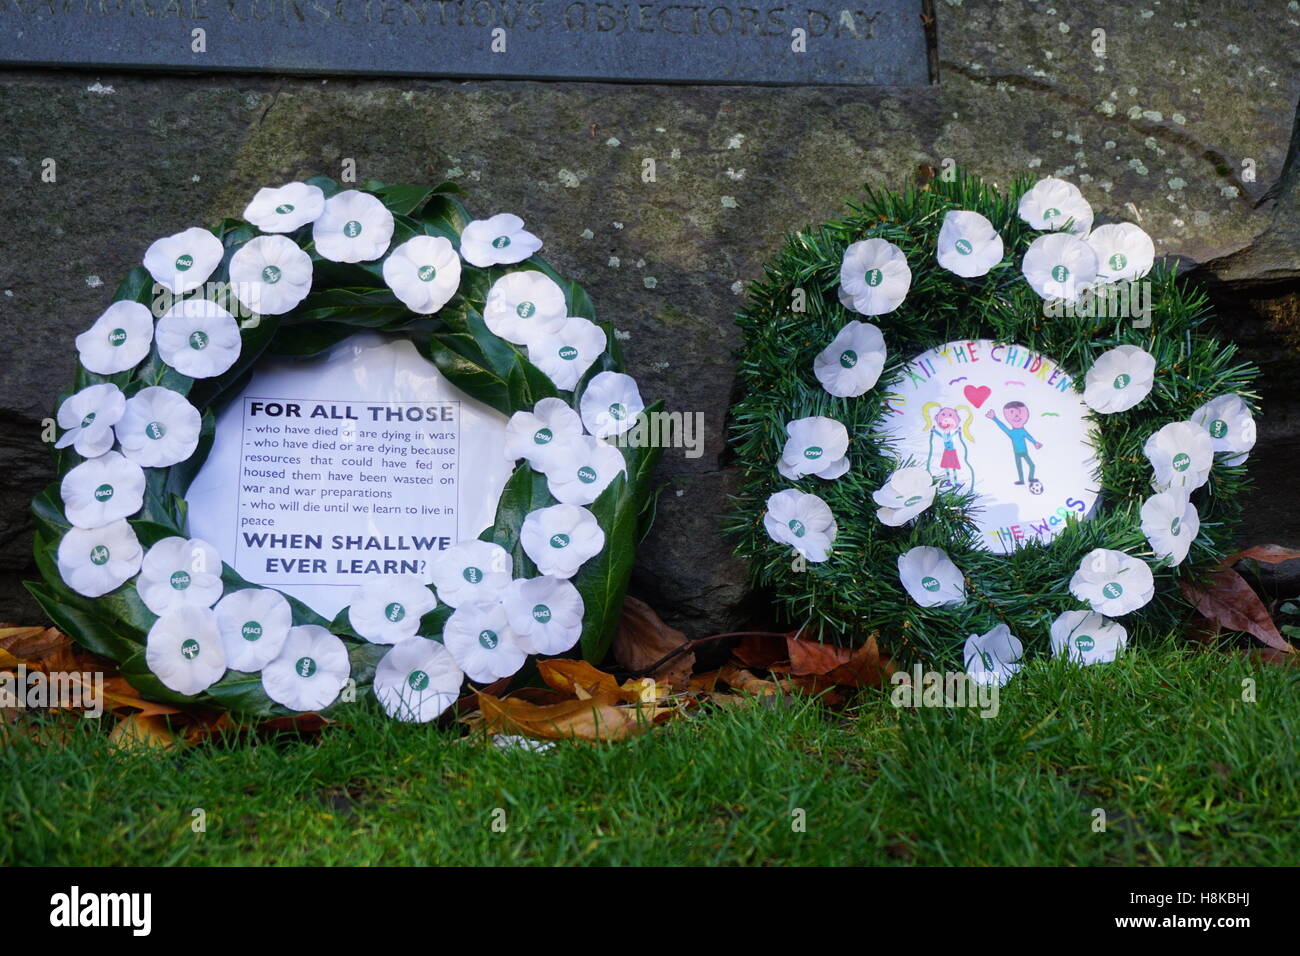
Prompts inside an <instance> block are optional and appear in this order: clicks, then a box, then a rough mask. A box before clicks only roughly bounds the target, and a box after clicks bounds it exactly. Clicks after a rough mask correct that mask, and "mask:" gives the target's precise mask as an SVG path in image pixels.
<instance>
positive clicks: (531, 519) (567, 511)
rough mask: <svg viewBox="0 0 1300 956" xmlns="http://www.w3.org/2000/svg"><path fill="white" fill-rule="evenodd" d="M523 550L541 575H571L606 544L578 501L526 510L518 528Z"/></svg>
mask: <svg viewBox="0 0 1300 956" xmlns="http://www.w3.org/2000/svg"><path fill="white" fill-rule="evenodd" d="M519 538H520V541H521V543H522V544H523V546H524V553H525V554H527V555H528V557H530V558H532V560H533V563H534V564H535V565H537V570H538V571H540V572H541V573H542V574H543V575H550V576H552V577H557V578H571V577H573V576H574V575H575V574H577V573H578V569H579V568H580V567H582V565H583V564H584V563H585V562H586V561H587V560H589V559H590V558H593V557H595V556H596V555H597V554H599V553H600V552H601V550H602V549H603V548H604V547H605V532H604V531H602V530H601V527H600V524H599V522H597V521H596V516H595V515H593V514H592V513H591V512H590V511H588V510H587V509H586V508H583V507H580V506H578V505H564V504H561V505H551V506H550V507H548V508H539V509H537V510H536V511H532V512H529V514H528V515H527V517H525V518H524V523H523V527H522V529H521V530H520V535H519Z"/></svg>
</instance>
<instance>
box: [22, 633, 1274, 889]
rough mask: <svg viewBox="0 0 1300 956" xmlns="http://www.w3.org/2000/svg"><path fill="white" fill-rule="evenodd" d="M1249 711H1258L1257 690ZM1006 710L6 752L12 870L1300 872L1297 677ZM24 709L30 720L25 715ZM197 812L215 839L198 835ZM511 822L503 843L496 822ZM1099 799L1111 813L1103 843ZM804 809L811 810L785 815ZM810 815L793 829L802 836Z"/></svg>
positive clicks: (718, 718)
mask: <svg viewBox="0 0 1300 956" xmlns="http://www.w3.org/2000/svg"><path fill="white" fill-rule="evenodd" d="M1246 679H1250V680H1252V681H1254V694H1255V702H1254V703H1249V702H1244V701H1243V699H1242V696H1243V680H1246ZM1000 704H1001V709H1000V713H999V714H998V716H997V717H995V718H989V719H983V718H980V717H979V716H977V715H976V714H975V713H973V712H971V711H957V710H935V709H929V710H926V709H922V710H905V711H900V710H896V709H895V708H894V707H892V706H891V705H890V703H889V700H888V697H887V695H883V694H879V693H877V694H873V695H871V696H869V697H868V698H867V699H865V700H864V701H863V702H862V703H861V704H859V705H858V706H857V707H855V708H853V709H851V710H849V711H848V712H845V713H838V714H837V713H832V712H829V711H827V710H826V709H824V708H822V707H820V706H819V705H817V704H816V703H812V702H809V701H807V700H794V701H790V700H786V701H785V702H776V704H775V706H769V705H767V704H765V703H759V702H755V703H753V704H751V705H750V706H748V707H745V708H741V709H727V710H714V711H711V712H707V713H701V714H699V715H697V716H695V717H692V718H690V719H683V720H677V721H676V722H674V723H672V724H670V725H667V726H665V727H662V728H658V729H656V730H654V731H653V732H651V733H649V734H646V735H644V736H642V737H639V738H636V739H633V740H631V741H628V742H625V743H620V744H613V745H599V746H593V745H590V744H581V743H562V744H559V745H557V746H556V747H554V748H553V749H552V750H550V751H549V752H546V753H531V752H526V751H522V750H498V749H495V748H491V747H484V746H481V745H474V744H471V743H468V742H466V741H458V740H457V739H456V738H457V734H456V733H455V732H454V731H440V730H436V729H433V728H429V727H413V726H404V725H399V724H395V723H392V722H390V721H387V720H385V719H383V718H382V717H380V716H378V715H377V713H376V712H375V710H373V709H372V708H371V707H369V706H358V708H357V714H356V716H355V718H351V719H350V720H349V723H348V725H346V726H343V725H337V726H332V727H329V728H327V729H326V730H325V731H324V732H323V733H322V734H321V735H320V736H319V738H317V739H311V740H300V739H296V738H292V739H286V738H280V739H277V740H261V741H252V740H248V739H244V740H237V739H227V740H214V741H212V742H210V743H205V744H201V745H198V746H193V747H189V748H186V749H184V750H181V751H178V752H173V753H165V752H139V751H136V752H125V753H124V752H119V751H116V750H114V749H112V748H111V747H110V746H109V744H108V741H107V729H108V721H105V722H103V723H102V724H101V723H97V722H95V721H90V720H81V719H79V718H76V717H74V716H71V715H47V716H45V717H42V718H39V719H41V720H44V721H46V722H48V723H50V724H57V725H60V726H59V727H51V728H50V729H51V730H61V731H62V732H61V733H59V734H58V735H57V736H61V737H63V738H64V740H63V742H62V743H60V744H38V743H35V742H33V741H32V740H30V739H26V738H23V739H17V740H14V741H13V742H12V743H11V744H10V745H9V746H5V747H0V793H2V794H3V799H2V802H0V812H3V815H4V821H5V823H4V826H3V828H0V861H2V862H4V863H22V864H89V865H102V864H172V863H187V864H236V863H238V864H258V863H265V864H278V863H284V864H400V863H419V864H427V863H438V864H509V863H541V864H586V863H590V864H721V863H741V864H770V863H805V864H822V863H845V864H900V863H916V864H1102V863H1116V864H1183V865H1188V864H1190V865H1202V864H1294V863H1296V862H1297V859H1298V858H1300V756H1298V755H1297V750H1298V749H1300V747H1298V740H1297V735H1298V734H1300V669H1297V668H1281V667H1277V666H1269V665H1264V664H1261V663H1258V662H1256V661H1255V660H1253V659H1252V658H1248V657H1247V656H1246V655H1243V654H1235V653H1234V654H1227V653H1223V654H1220V653H1197V652H1190V651H1186V650H1182V649H1180V648H1178V647H1176V646H1174V645H1173V644H1169V645H1166V646H1162V647H1158V648H1150V647H1148V648H1138V649H1135V650H1134V651H1133V652H1132V653H1130V654H1129V655H1128V656H1127V657H1126V658H1125V659H1124V660H1122V661H1120V662H1117V663H1115V664H1111V665H1108V666H1100V667H1093V668H1086V669H1079V668H1075V667H1072V666H1070V665H1067V664H1063V663H1061V662H1047V661H1044V662H1039V663H1036V664H1034V665H1033V666H1031V667H1029V668H1028V669H1026V670H1025V671H1024V672H1022V673H1021V674H1020V675H1019V676H1018V677H1016V679H1015V680H1013V681H1012V682H1011V684H1010V685H1008V687H1007V688H1005V689H1004V691H1003V693H1002V695H1001V700H1000ZM27 719H31V718H27ZM195 808H202V809H203V810H204V811H205V813H206V826H207V829H206V832H204V833H195V832H193V830H192V828H191V821H192V820H193V819H194V818H193V816H192V811H193V810H194V809H195ZM498 808H500V809H501V810H504V822H505V829H504V832H497V831H496V830H494V829H493V827H492V823H493V821H494V819H495V820H501V819H502V814H500V813H497V812H494V811H497V809H498ZM1095 808H1102V809H1103V810H1104V811H1105V813H1106V816H1107V825H1106V830H1105V832H1094V830H1093V826H1094V819H1095V814H1094V810H1095ZM796 809H801V810H803V811H804V812H803V814H796V813H794V811H795V810H796ZM800 818H802V819H803V821H804V827H803V832H796V829H795V828H794V827H793V826H792V824H793V823H794V822H796V821H797V820H798V819H800Z"/></svg>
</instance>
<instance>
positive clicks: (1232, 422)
mask: <svg viewBox="0 0 1300 956" xmlns="http://www.w3.org/2000/svg"><path fill="white" fill-rule="evenodd" d="M1192 421H1193V422H1195V423H1196V424H1197V425H1200V426H1201V427H1202V428H1204V429H1205V430H1206V432H1208V433H1209V436H1210V444H1211V447H1213V449H1214V452H1215V454H1223V455H1225V456H1226V457H1225V462H1226V463H1227V464H1229V465H1240V464H1242V463H1243V462H1245V460H1246V459H1247V458H1248V457H1249V455H1250V450H1251V449H1252V448H1254V447H1255V417H1254V416H1253V415H1251V413H1250V408H1249V407H1247V405H1246V403H1245V402H1244V401H1243V400H1242V398H1241V396H1240V395H1232V394H1228V395H1220V396H1218V397H1217V398H1212V399H1210V401H1208V402H1206V403H1205V404H1204V405H1202V406H1201V407H1200V408H1198V409H1197V410H1196V411H1194V412H1192ZM60 424H61V423H60Z"/></svg>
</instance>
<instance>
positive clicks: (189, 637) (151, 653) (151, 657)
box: [144, 606, 226, 695]
mask: <svg viewBox="0 0 1300 956" xmlns="http://www.w3.org/2000/svg"><path fill="white" fill-rule="evenodd" d="M144 655H145V656H144V659H145V663H146V664H148V665H149V670H151V671H153V672H154V674H155V675H156V676H157V678H158V679H159V680H160V681H162V682H163V684H165V685H166V686H167V687H169V688H170V689H172V690H174V691H176V693H178V694H186V695H193V694H200V693H202V692H203V691H205V690H207V689H208V688H209V687H211V686H212V685H213V684H215V683H216V682H217V681H219V680H221V677H222V675H223V674H225V672H226V650H225V647H224V646H223V645H222V643H221V635H220V634H219V633H218V631H217V616H216V615H215V614H213V613H212V611H211V610H209V609H208V608H206V607H194V606H187V607H178V608H175V609H173V610H170V611H168V612H166V613H165V614H163V615H162V616H161V617H159V618H158V620H156V621H154V623H153V626H152V627H150V628H149V635H148V637H147V638H146V640H145V651H144Z"/></svg>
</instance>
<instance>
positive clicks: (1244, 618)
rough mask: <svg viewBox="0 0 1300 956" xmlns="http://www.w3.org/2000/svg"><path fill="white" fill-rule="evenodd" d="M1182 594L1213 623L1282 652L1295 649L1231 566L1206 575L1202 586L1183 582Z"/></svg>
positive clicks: (1293, 651) (1244, 580)
mask: <svg viewBox="0 0 1300 956" xmlns="http://www.w3.org/2000/svg"><path fill="white" fill-rule="evenodd" d="M1183 593H1184V594H1185V595H1187V599H1188V600H1189V601H1191V602H1192V603H1193V604H1195V605H1196V609H1197V610H1198V611H1200V612H1201V613H1202V614H1204V615H1205V616H1206V617H1207V618H1209V619H1210V620H1211V621H1214V622H1215V623H1216V624H1221V625H1223V626H1224V627H1226V628H1228V629H1229V630H1232V631H1244V632H1246V633H1247V634H1252V635H1254V636H1255V637H1256V638H1257V639H1258V640H1259V641H1261V642H1262V643H1264V644H1267V645H1268V646H1269V647H1272V648H1276V649H1277V650H1279V651H1282V652H1284V653H1288V654H1293V653H1295V648H1294V647H1292V646H1291V645H1290V643H1288V642H1287V640H1286V638H1284V637H1283V636H1282V635H1281V634H1280V633H1279V632H1278V629H1277V626H1276V625H1275V624H1274V623H1273V618H1272V617H1270V616H1269V613H1268V608H1266V607H1264V602H1263V601H1261V600H1260V599H1259V595H1257V594H1256V593H1255V592H1254V590H1253V589H1252V588H1251V586H1250V585H1249V584H1248V583H1246V579H1245V578H1243V577H1242V576H1241V575H1240V574H1238V573H1237V572H1236V571H1234V570H1232V569H1231V568H1224V569H1222V570H1219V571H1216V572H1215V573H1214V574H1212V575H1210V578H1209V581H1208V582H1207V584H1206V586H1205V588H1204V589H1201V588H1196V587H1193V586H1192V585H1190V584H1187V583H1184V584H1183Z"/></svg>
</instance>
